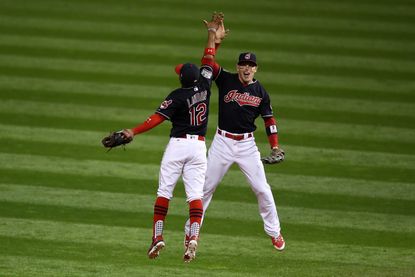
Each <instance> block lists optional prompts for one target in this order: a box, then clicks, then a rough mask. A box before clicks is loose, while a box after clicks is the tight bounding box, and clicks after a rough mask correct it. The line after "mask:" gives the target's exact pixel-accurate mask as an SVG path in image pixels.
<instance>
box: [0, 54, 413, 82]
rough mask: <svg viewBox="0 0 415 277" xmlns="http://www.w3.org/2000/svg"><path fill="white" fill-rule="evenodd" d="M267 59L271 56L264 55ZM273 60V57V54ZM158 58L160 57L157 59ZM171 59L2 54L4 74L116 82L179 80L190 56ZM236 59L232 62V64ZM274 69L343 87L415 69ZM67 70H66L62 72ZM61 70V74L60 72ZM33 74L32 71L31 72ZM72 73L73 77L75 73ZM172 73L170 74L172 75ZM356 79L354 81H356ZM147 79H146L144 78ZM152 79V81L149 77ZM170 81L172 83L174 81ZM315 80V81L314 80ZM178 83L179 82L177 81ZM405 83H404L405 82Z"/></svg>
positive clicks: (270, 77)
mask: <svg viewBox="0 0 415 277" xmlns="http://www.w3.org/2000/svg"><path fill="white" fill-rule="evenodd" d="M192 56H193V57H194V58H193V59H192V58H190V61H192V62H195V63H199V56H200V55H198V54H197V53H195V54H194V55H192ZM263 58H264V60H267V59H268V57H267V56H264V57H263ZM269 59H270V60H272V57H270V58H269ZM157 60H158V61H159V62H158V63H157ZM169 60H170V62H168V61H167V62H166V61H165V59H164V58H162V57H160V58H158V59H157V58H155V57H152V60H148V61H147V63H146V62H145V61H144V62H137V63H133V64H132V63H126V62H121V61H112V62H108V61H97V60H91V59H87V60H83V59H71V58H67V59H62V58H59V59H58V58H44V57H43V58H42V57H39V58H37V57H24V56H19V55H17V56H16V55H4V56H2V57H1V63H0V65H1V71H0V73H1V74H2V75H6V76H14V75H17V76H19V75H22V74H25V75H23V76H27V77H41V76H45V77H46V76H48V75H47V74H48V73H49V75H50V77H53V78H61V79H63V80H68V79H69V80H71V79H74V78H75V80H77V79H79V80H88V79H87V78H88V77H89V78H90V79H91V78H92V79H93V78H96V79H99V80H101V79H104V78H103V77H105V78H108V80H107V81H106V82H108V81H112V82H116V83H119V82H122V81H124V82H126V83H137V84H138V83H139V82H138V81H141V80H144V78H148V79H149V80H152V79H155V77H157V78H160V80H172V79H174V80H175V81H176V80H177V79H176V78H174V77H175V75H174V71H173V67H174V65H175V64H178V63H180V62H184V61H188V59H186V60H184V61H183V59H176V60H175V61H173V60H171V59H169ZM233 67H234V63H232V68H233ZM268 67H269V68H270V69H272V71H271V72H270V71H269V70H268V71H265V72H261V71H260V72H258V76H260V78H261V80H262V82H264V83H268V84H271V85H272V84H274V85H275V84H276V81H275V80H279V78H277V79H276V78H275V74H278V76H289V78H296V79H297V83H298V84H299V85H301V84H307V82H306V81H307V80H308V79H310V78H312V77H315V78H317V79H319V80H320V81H321V82H322V83H329V84H337V86H338V87H339V88H344V86H347V85H348V84H346V81H350V82H353V83H354V86H355V87H366V86H367V85H368V84H372V83H373V84H374V85H375V84H376V83H377V85H376V86H379V83H378V82H377V80H378V79H383V78H386V77H387V78H388V79H390V80H391V81H392V80H393V81H407V84H404V85H406V86H412V87H413V85H414V84H413V82H410V81H411V80H412V79H411V77H412V76H413V72H405V71H401V69H397V70H392V71H393V72H390V70H389V69H388V70H379V69H374V68H372V69H367V70H365V69H361V68H342V67H341V66H335V67H333V66H330V67H329V68H328V67H326V66H306V65H291V64H281V63H278V64H274V65H268ZM31 71H34V72H36V75H33V72H31ZM63 72H64V73H65V74H66V75H65V74H62V73H63ZM60 73H61V74H60ZM29 74H31V75H29ZM71 76H72V77H71ZM169 77H170V78H169ZM352 80H353V81H352ZM144 82H146V81H144ZM147 82H148V81H147ZM170 83H172V82H171V81H170ZM313 83H315V81H314V82H313ZM174 84H175V86H177V83H174ZM403 87H404V86H403Z"/></svg>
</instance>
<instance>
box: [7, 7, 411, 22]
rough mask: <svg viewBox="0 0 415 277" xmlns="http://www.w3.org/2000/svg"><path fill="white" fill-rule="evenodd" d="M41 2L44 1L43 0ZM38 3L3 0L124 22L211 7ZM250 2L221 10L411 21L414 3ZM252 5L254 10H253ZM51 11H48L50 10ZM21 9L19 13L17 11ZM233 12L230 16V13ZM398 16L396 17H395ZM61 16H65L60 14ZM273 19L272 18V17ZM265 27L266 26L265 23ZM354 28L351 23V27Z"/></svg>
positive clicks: (267, 16) (238, 14)
mask: <svg viewBox="0 0 415 277" xmlns="http://www.w3.org/2000/svg"><path fill="white" fill-rule="evenodd" d="M42 2H43V3H42ZM42 2H40V3H37V5H30V4H29V3H25V6H24V7H19V8H17V7H16V6H15V5H11V4H9V3H4V2H3V3H2V4H3V8H4V9H5V10H11V9H12V10H14V11H15V13H18V14H19V15H24V14H25V12H28V11H31V12H33V13H35V14H40V15H42V16H45V13H47V14H48V15H53V14H56V13H57V14H60V15H62V14H65V15H67V16H69V17H70V18H72V19H89V18H93V19H95V20H98V19H101V18H102V20H109V21H123V22H135V21H137V20H139V19H137V18H140V17H144V18H146V19H147V18H148V19H149V20H151V19H153V18H152V17H149V15H152V14H155V13H156V14H159V15H160V17H162V18H166V19H178V18H180V17H178V14H182V15H183V18H181V19H182V20H189V19H194V18H195V17H197V18H198V16H199V17H201V18H202V17H203V16H205V17H206V15H205V13H206V12H205V11H209V10H210V8H209V7H210V6H211V5H209V4H207V3H194V7H198V8H196V9H194V11H193V13H192V14H188V13H183V8H182V5H185V4H187V3H185V2H183V1H175V3H174V5H172V4H171V2H169V1H162V2H160V4H162V5H160V6H158V5H154V4H153V3H151V4H150V3H142V5H140V8H139V9H138V8H134V7H133V6H131V5H119V4H117V5H113V3H111V2H108V1H107V2H106V3H105V4H106V5H110V6H111V8H110V9H105V10H100V12H99V13H98V12H97V7H96V3H85V2H83V1H76V2H77V3H76V4H74V5H62V4H61V3H59V2H58V3H57V2H49V1H42ZM255 4H257V5H253V3H251V2H247V1H244V2H240V5H239V6H235V5H234V4H233V3H232V2H230V3H223V4H222V6H221V7H222V9H223V10H224V11H225V12H226V13H227V14H228V17H227V18H229V19H228V20H231V19H235V20H238V21H243V19H244V18H245V17H246V16H247V10H249V11H250V13H249V14H250V15H251V16H252V17H254V18H257V17H259V16H261V17H262V18H264V21H272V17H271V15H274V16H275V15H278V16H277V18H280V17H289V18H299V19H303V18H306V19H315V18H326V19H327V20H331V21H333V22H337V21H339V20H344V19H353V20H356V21H359V20H361V21H365V22H367V21H369V22H371V23H372V22H374V23H376V22H379V21H383V22H387V23H389V24H390V23H395V22H403V23H408V22H411V15H412V11H413V5H411V3H409V2H406V1H401V2H400V3H394V5H393V6H391V5H390V2H385V1H383V3H381V2H377V3H376V5H374V4H373V3H369V2H368V1H365V2H363V3H362V2H356V1H354V3H351V2H350V1H349V2H347V3H336V4H335V5H334V4H333V3H332V2H329V1H319V2H313V4H309V3H302V5H301V6H298V5H294V4H291V3H288V2H278V3H276V2H266V1H262V2H256V3H255ZM80 5H82V8H81V9H79V6H80ZM254 8H255V9H254ZM49 10H50V12H47V11H49ZM228 10H232V11H233V14H230V13H228V12H227V11H228ZM19 11H20V13H19ZM230 15H232V16H230ZM396 15H399V16H396ZM62 17H64V16H62ZM274 21H275V20H274ZM265 27H266V26H265ZM351 27H353V26H351Z"/></svg>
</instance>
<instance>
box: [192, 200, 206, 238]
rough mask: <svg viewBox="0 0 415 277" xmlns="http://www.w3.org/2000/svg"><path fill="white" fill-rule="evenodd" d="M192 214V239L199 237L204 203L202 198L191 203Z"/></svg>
mask: <svg viewBox="0 0 415 277" xmlns="http://www.w3.org/2000/svg"><path fill="white" fill-rule="evenodd" d="M189 215H190V239H196V240H197V239H198V238H199V230H200V224H201V223H202V216H203V204H202V200H200V199H198V200H193V201H191V202H190V203H189Z"/></svg>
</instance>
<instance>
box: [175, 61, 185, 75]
mask: <svg viewBox="0 0 415 277" xmlns="http://www.w3.org/2000/svg"><path fill="white" fill-rule="evenodd" d="M182 67H183V64H182V63H181V64H178V65H176V67H175V68H174V71H176V73H177V75H180V70H182Z"/></svg>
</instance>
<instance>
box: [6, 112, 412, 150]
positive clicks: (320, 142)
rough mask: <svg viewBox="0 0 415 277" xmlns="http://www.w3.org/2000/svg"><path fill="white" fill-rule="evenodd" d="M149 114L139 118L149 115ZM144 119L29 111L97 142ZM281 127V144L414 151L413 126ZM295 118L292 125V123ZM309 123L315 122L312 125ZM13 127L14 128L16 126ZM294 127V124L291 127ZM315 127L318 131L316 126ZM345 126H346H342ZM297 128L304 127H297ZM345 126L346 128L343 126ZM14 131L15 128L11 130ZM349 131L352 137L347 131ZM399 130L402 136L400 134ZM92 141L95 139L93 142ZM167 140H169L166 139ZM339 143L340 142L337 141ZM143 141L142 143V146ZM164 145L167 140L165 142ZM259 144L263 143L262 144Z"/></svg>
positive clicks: (159, 131)
mask: <svg viewBox="0 0 415 277" xmlns="http://www.w3.org/2000/svg"><path fill="white" fill-rule="evenodd" d="M148 115H149V114H146V115H145V116H143V117H141V116H138V117H137V118H147V116H148ZM28 122H29V117H28V115H24V114H23V115H20V114H16V113H13V114H9V113H0V124H2V125H12V126H15V127H18V128H20V127H23V128H25V127H27V124H28ZM139 122H141V120H139V121H137V120H134V121H133V120H128V121H127V120H117V121H116V120H106V121H102V120H93V119H77V118H62V117H53V116H38V115H30V125H31V127H35V128H43V127H46V128H49V129H51V128H56V129H65V130H68V131H76V132H77V131H97V132H100V135H99V134H98V135H97V136H96V139H94V138H91V143H94V144H95V143H97V139H98V140H100V139H102V137H104V136H105V135H106V134H108V133H109V132H110V131H114V130H119V129H121V128H129V127H133V126H135V125H136V124H138V123H139ZM210 122H211V123H210V124H209V128H208V132H207V137H208V141H210V140H211V139H212V138H213V136H214V135H215V132H216V131H215V130H216V124H215V123H214V122H216V120H215V117H214V116H211V121H210ZM279 122H280V124H279V126H280V130H285V126H287V131H284V133H282V132H281V134H282V135H281V144H282V145H284V147H285V146H286V145H292V146H294V145H299V146H308V147H314V148H331V149H349V150H363V151H367V152H383V153H405V154H413V151H411V149H413V145H414V143H413V139H412V138H413V129H402V128H391V127H377V126H370V127H368V128H367V130H365V129H366V128H364V125H360V126H353V125H351V124H337V125H336V126H335V125H331V124H325V123H319V122H307V121H292V120H287V121H285V120H280V121H279ZM291 122H293V126H289V125H286V124H289V123H291ZM309 126H312V128H310V127H309ZM323 126H327V127H330V126H333V128H332V133H331V135H330V136H324V135H323V134H325V133H324V132H322V133H318V130H319V128H320V127H323ZM15 127H12V129H16V128H15ZM290 127H292V128H290ZM314 127H316V129H317V130H316V131H314V130H313V128H314ZM343 127H345V128H343ZM170 128H171V126H170V124H168V123H165V124H161V125H160V126H159V127H157V128H154V129H152V130H150V131H149V132H148V133H147V134H145V135H144V136H143V135H142V136H140V137H138V138H139V139H140V140H141V138H143V137H145V136H147V135H149V134H150V135H157V136H163V137H166V138H167V136H168V134H169V130H170ZM297 128H302V129H301V130H300V131H298V129H297ZM342 128H343V129H342ZM359 131H362V132H361V134H362V136H361V137H359V135H358V134H359ZM12 132H14V130H12ZM342 133H345V136H342ZM349 134H350V138H349V137H348V135H349ZM397 134H399V136H398V137H397ZM255 136H256V139H257V141H258V142H260V143H261V145H262V143H263V142H266V141H267V140H266V138H265V134H263V133H261V132H260V131H258V132H257V133H256V135H255ZM92 141H93V142H92ZM166 141H167V140H166ZM385 142H389V143H390V144H391V146H390V147H388V149H385V148H384V145H385ZM337 143H339V144H337ZM364 143H369V146H365V144H364ZM142 145H143V144H141V146H142ZM163 145H164V144H163ZM261 145H260V146H261ZM263 146H264V147H262V146H261V150H262V151H266V152H268V151H269V149H268V148H267V147H266V144H265V145H263Z"/></svg>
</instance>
